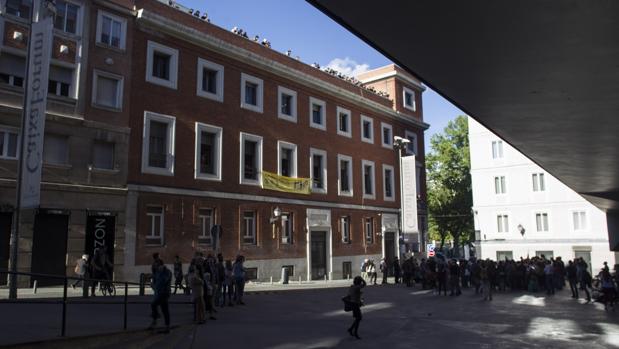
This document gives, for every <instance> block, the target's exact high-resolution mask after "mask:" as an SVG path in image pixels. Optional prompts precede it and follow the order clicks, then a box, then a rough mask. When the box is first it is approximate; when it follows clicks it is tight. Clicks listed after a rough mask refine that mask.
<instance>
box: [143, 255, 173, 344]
mask: <svg viewBox="0 0 619 349" xmlns="http://www.w3.org/2000/svg"><path fill="white" fill-rule="evenodd" d="M171 282H172V273H171V272H170V270H169V269H168V268H167V267H166V266H165V264H163V261H162V260H161V259H158V260H157V262H156V265H155V274H154V275H153V291H154V297H153V301H152V302H151V304H150V308H151V311H152V313H151V317H152V318H153V321H152V322H151V324H150V326H149V327H148V328H149V329H154V328H155V326H156V325H157V319H158V318H159V312H158V310H157V308H158V307H161V312H162V313H163V318H164V321H165V328H164V330H163V331H162V332H163V333H168V332H170V308H169V305H168V299H169V298H170V284H171Z"/></svg>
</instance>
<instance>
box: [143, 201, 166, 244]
mask: <svg viewBox="0 0 619 349" xmlns="http://www.w3.org/2000/svg"><path fill="white" fill-rule="evenodd" d="M146 218H147V221H148V235H146V243H147V244H157V245H163V207H160V206H157V207H155V206H152V207H147V208H146Z"/></svg>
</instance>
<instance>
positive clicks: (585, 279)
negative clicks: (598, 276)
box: [580, 263, 593, 302]
mask: <svg viewBox="0 0 619 349" xmlns="http://www.w3.org/2000/svg"><path fill="white" fill-rule="evenodd" d="M585 264H586V263H585ZM591 281H592V277H591V273H589V270H587V269H584V270H583V271H582V278H581V280H580V289H581V290H584V291H585V294H586V295H587V302H591V293H589V289H590V288H593V286H592V285H591Z"/></svg>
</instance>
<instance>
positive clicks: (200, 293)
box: [187, 265, 206, 324]
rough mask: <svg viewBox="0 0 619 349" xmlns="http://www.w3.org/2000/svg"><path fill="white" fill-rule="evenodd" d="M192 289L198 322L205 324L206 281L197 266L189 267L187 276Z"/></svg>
mask: <svg viewBox="0 0 619 349" xmlns="http://www.w3.org/2000/svg"><path fill="white" fill-rule="evenodd" d="M187 279H188V280H189V284H190V287H191V299H192V300H193V303H194V305H195V307H196V322H197V323H198V324H203V323H204V322H205V320H206V311H205V309H204V280H203V279H202V278H201V277H200V274H199V273H198V272H196V268H195V266H193V265H192V266H190V267H189V274H188V275H187Z"/></svg>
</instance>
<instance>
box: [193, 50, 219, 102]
mask: <svg viewBox="0 0 619 349" xmlns="http://www.w3.org/2000/svg"><path fill="white" fill-rule="evenodd" d="M204 68H208V69H211V70H215V71H217V81H216V83H215V85H216V86H217V87H216V88H217V93H211V92H209V91H205V90H203V89H202V78H203V77H204ZM197 72H198V78H197V81H196V95H198V96H200V97H204V98H208V99H211V100H214V101H217V102H223V101H224V66H223V65H221V64H217V63H214V62H211V61H207V60H206V59H203V58H198V66H197Z"/></svg>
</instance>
